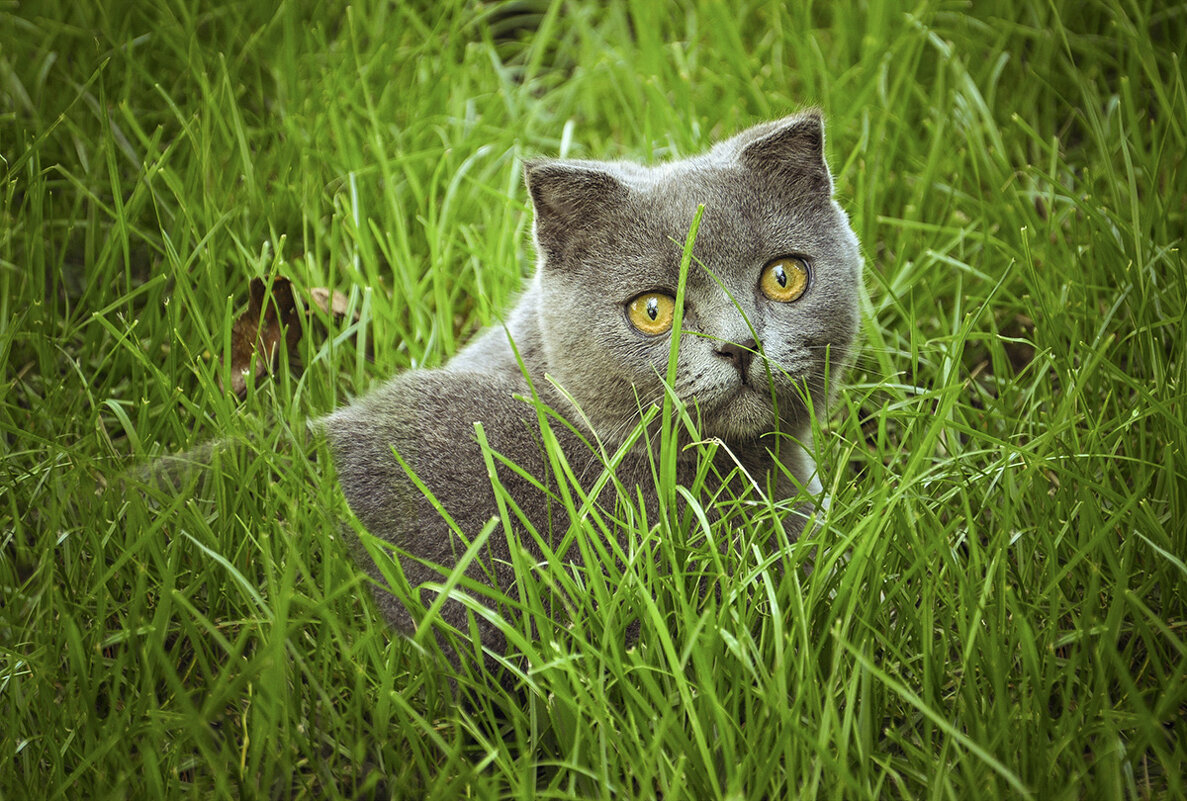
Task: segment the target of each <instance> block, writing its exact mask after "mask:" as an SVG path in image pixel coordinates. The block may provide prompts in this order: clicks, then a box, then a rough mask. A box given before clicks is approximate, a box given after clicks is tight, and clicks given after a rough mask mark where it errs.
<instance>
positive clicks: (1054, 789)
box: [0, 0, 1187, 799]
mask: <svg viewBox="0 0 1187 801" xmlns="http://www.w3.org/2000/svg"><path fill="white" fill-rule="evenodd" d="M269 5H270V4H257V3H246V2H242V3H234V4H225V5H217V6H216V5H214V4H210V7H207V4H202V3H198V2H196V0H166V2H164V3H159V4H158V3H131V2H129V3H122V4H121V3H116V2H108V3H105V4H103V3H99V4H88V3H76V2H67V0H61V2H53V0H45V1H44V2H28V3H25V2H20V3H12V2H9V3H5V4H3V5H0V157H2V161H0V215H2V217H0V364H3V370H4V373H3V379H4V380H3V384H0V387H2V389H0V393H2V394H0V432H2V439H0V448H2V449H3V450H2V454H3V462H2V467H0V719H2V720H3V721H4V724H3V726H0V798H3V799H19V798H106V797H126V798H145V797H177V796H195V797H201V798H223V797H239V798H254V797H278V798H288V797H294V798H319V799H320V798H339V797H345V798H354V797H373V796H377V797H387V796H389V795H390V796H392V797H408V798H420V797H430V798H458V797H477V798H494V797H500V798H503V797H506V798H511V797H516V798H529V797H573V796H579V797H607V798H608V797H616V798H621V797H656V796H662V797H663V798H665V799H676V798H696V799H711V798H729V799H743V798H746V799H761V798H783V797H795V796H801V797H822V798H846V799H849V798H900V797H901V798H935V799H963V798H997V797H1029V798H1034V799H1071V798H1118V799H1120V798H1126V799H1129V798H1184V797H1187V781H1185V780H1184V778H1183V776H1184V774H1185V773H1187V765H1185V760H1187V744H1185V741H1187V722H1185V718H1187V566H1185V564H1184V561H1185V560H1187V356H1185V352H1187V333H1185V329H1184V309H1185V308H1187V265H1185V263H1184V257H1183V253H1182V247H1183V238H1184V231H1185V230H1187V226H1185V217H1187V212H1185V208H1187V165H1185V164H1184V157H1185V156H1184V154H1185V153H1187V83H1185V80H1184V75H1183V67H1182V63H1181V58H1182V55H1181V54H1183V53H1184V52H1187V6H1185V5H1183V4H1173V5H1170V6H1166V4H1164V3H1156V2H1153V0H1125V1H1122V0H1100V2H1092V3H1062V2H1054V3H1046V4H1042V3H1025V2H1019V1H1015V0H992V2H984V3H982V2H978V3H976V4H972V3H957V2H929V1H928V0H921V1H920V2H917V3H913V4H904V5H900V6H898V7H895V6H894V5H893V4H889V5H886V6H882V5H879V4H866V3H856V2H844V1H842V2H836V3H827V4H825V3H820V4H816V5H815V6H810V5H805V6H802V7H801V6H797V5H796V4H788V7H787V8H783V7H782V4H771V5H769V6H768V5H762V4H755V3H749V4H729V5H726V4H724V3H722V4H719V3H714V2H709V0H687V2H683V3H681V4H679V10H675V9H673V8H662V9H661V6H660V5H659V4H652V3H649V2H642V1H640V2H616V3H606V4H601V3H597V4H595V3H588V4H586V3H576V2H566V3H561V2H554V3H551V4H549V3H545V2H537V1H536V0H528V2H523V3H508V4H500V3H494V2H491V3H487V4H478V3H476V2H473V1H472V0H448V1H447V2H445V3H440V4H438V3H427V2H426V3H419V4H416V3H407V4H404V3H379V2H371V1H370V0H362V2H354V3H352V4H350V5H349V6H346V5H345V4H337V3H328V4H327V3H313V2H303V1H301V0H297V1H295V2H286V3H281V4H278V7H277V8H270V7H268V6H269ZM416 6H421V7H420V8H417V7H416ZM513 11H518V12H522V15H520V16H516V15H515V14H513V13H511V12H513ZM807 104H818V105H820V106H822V107H823V109H824V110H825V113H826V115H827V120H828V125H829V128H828V132H829V140H828V151H829V157H830V161H831V163H832V165H833V167H834V172H835V173H836V178H837V189H838V195H839V197H840V199H841V201H842V203H843V205H844V206H845V207H846V208H847V209H849V211H850V214H851V216H852V219H853V223H854V227H855V229H856V230H857V233H858V235H859V237H860V238H861V240H862V243H863V246H864V248H865V253H866V256H867V270H866V289H867V292H866V295H865V297H864V299H863V303H864V312H865V314H864V324H863V339H864V346H863V349H862V353H861V355H860V357H859V359H858V363H857V366H856V369H855V370H854V371H853V373H852V374H851V376H850V380H849V385H848V387H847V388H846V390H845V391H844V392H843V393H842V396H841V399H840V402H839V404H838V407H837V409H836V410H835V412H834V414H833V415H832V416H831V417H830V418H829V419H827V420H822V421H820V423H821V427H822V428H823V431H821V432H820V435H819V436H818V438H817V446H816V447H817V451H818V453H817V458H818V460H819V461H820V462H821V464H823V465H825V467H826V469H825V475H824V479H825V484H826V487H827V488H828V491H829V492H830V494H831V497H832V505H831V507H830V509H829V511H828V513H827V514H825V515H824V516H823V517H822V519H821V521H820V523H821V525H820V527H819V528H818V530H817V531H816V532H814V533H813V534H811V535H809V536H808V537H807V538H806V544H807V545H809V546H815V547H816V548H817V549H818V556H817V568H816V570H815V571H813V572H812V573H811V574H810V575H805V574H804V573H803V572H801V571H798V570H790V571H787V572H783V573H780V572H779V571H777V570H773V569H772V566H771V565H770V564H769V563H768V561H764V559H763V557H762V551H761V549H758V548H756V547H754V546H756V545H757V544H758V543H760V542H761V541H762V540H763V539H764V538H767V537H770V536H772V534H771V531H772V529H775V528H777V524H778V522H779V520H780V519H781V515H782V514H783V510H781V509H780V508H779V507H778V506H777V505H775V506H771V507H768V508H766V509H757V510H755V511H754V513H753V515H749V516H747V515H744V514H742V513H741V510H740V509H739V508H738V507H737V506H730V505H729V504H725V505H723V507H722V508H723V510H724V515H723V519H722V520H721V521H720V522H718V523H716V524H714V525H712V526H709V527H708V528H706V527H705V526H702V525H701V524H700V523H699V521H697V520H695V519H688V520H679V519H670V518H671V516H668V517H665V518H664V519H661V520H658V521H641V520H635V521H630V522H629V523H628V526H627V528H628V532H629V536H630V540H631V543H632V546H633V548H634V549H635V551H636V553H637V554H638V555H639V558H638V559H637V560H636V561H635V562H634V563H633V564H632V565H630V566H629V567H628V568H626V569H621V568H620V567H619V566H617V565H615V564H613V563H614V560H613V559H612V558H607V564H608V567H607V574H608V576H602V574H601V573H599V572H597V571H589V572H585V573H580V572H572V571H565V570H563V569H560V568H555V569H552V570H551V571H545V572H544V574H543V575H542V576H541V583H540V586H539V587H538V588H534V589H533V591H532V592H531V593H528V594H527V595H525V598H526V599H527V600H525V603H526V604H528V606H529V608H531V609H534V610H537V611H538V610H539V608H541V607H540V605H541V604H542V603H543V601H542V600H540V599H541V598H543V597H545V596H547V595H548V593H550V592H552V591H553V584H552V583H555V584H556V585H557V586H559V587H561V588H570V589H572V588H579V590H580V592H581V593H584V595H580V596H579V597H581V598H582V599H583V600H582V601H581V603H580V604H579V605H578V607H577V608H575V609H573V610H572V614H573V618H574V623H573V625H572V626H571V627H569V628H565V627H560V626H554V627H551V628H550V629H546V631H547V632H548V633H549V637H547V638H543V639H542V640H541V641H540V642H538V643H533V642H525V647H526V648H528V649H529V650H531V651H532V652H533V653H534V654H535V655H536V658H537V660H538V661H537V662H536V663H535V664H536V669H535V670H534V671H533V673H532V675H531V677H530V678H531V685H530V688H529V689H527V690H524V691H522V692H521V693H520V694H518V695H514V694H507V693H505V692H503V691H500V690H497V689H490V688H486V689H484V688H482V686H481V684H480V683H479V682H478V681H477V679H476V677H475V676H474V675H473V674H472V672H470V671H462V673H461V674H460V676H458V677H457V678H458V683H459V685H460V686H461V687H462V688H463V691H464V692H466V693H467V694H468V696H469V698H470V699H471V703H470V704H469V705H468V706H458V705H455V704H454V703H453V701H452V700H451V698H450V696H449V678H450V671H449V669H448V668H446V667H444V666H443V665H442V664H441V663H440V662H439V661H436V660H435V659H434V658H433V655H432V654H431V653H427V652H424V651H423V650H422V649H419V648H417V647H415V646H413V645H412V644H410V643H409V642H407V641H405V640H402V639H398V638H397V639H391V638H389V636H388V634H387V632H386V629H385V628H384V626H383V624H382V623H381V621H380V619H379V617H378V614H377V612H376V611H375V608H374V607H373V605H372V603H371V601H370V598H369V595H368V590H367V581H366V579H365V578H364V577H363V576H362V574H361V573H360V572H359V571H358V570H357V569H356V568H355V567H354V565H353V564H352V563H351V561H350V558H349V553H348V549H347V548H346V547H345V546H344V544H343V543H342V542H341V540H340V537H339V529H338V521H339V520H340V519H342V518H343V516H344V515H345V505H344V503H343V502H342V500H341V498H340V495H339V493H338V492H337V490H336V489H335V487H334V486H333V484H332V482H330V481H328V480H327V479H326V476H327V474H328V467H327V461H326V459H325V455H324V453H318V452H317V451H318V449H317V448H316V447H314V446H299V445H294V444H293V442H294V441H301V439H302V438H301V437H300V436H297V432H301V431H303V430H304V425H305V421H306V420H307V419H308V418H310V417H313V416H316V415H319V414H322V413H324V412H326V411H328V410H330V409H332V408H334V407H335V406H337V405H339V404H341V403H344V402H346V401H347V400H348V399H349V398H351V397H353V396H354V395H356V394H358V393H361V392H363V391H365V390H366V389H367V388H368V387H369V386H372V385H374V384H375V383H376V382H378V381H380V380H382V378H383V377H384V376H387V375H389V374H391V373H393V372H394V371H397V370H402V369H406V368H408V367H413V366H421V365H430V366H431V365H436V364H440V363H441V362H443V361H444V360H445V359H446V358H448V356H449V355H451V354H452V353H453V352H455V351H456V350H457V349H458V347H460V346H461V345H462V344H463V343H464V342H465V341H466V339H467V337H468V336H470V335H471V334H472V333H473V331H474V330H476V329H477V328H478V327H479V326H481V325H484V324H487V323H489V322H492V321H497V320H498V315H499V313H500V312H502V311H504V310H506V309H507V308H508V307H509V305H510V303H511V302H512V301H513V298H514V294H515V292H516V290H517V288H518V287H519V285H520V282H521V279H522V277H523V276H524V275H526V274H527V273H528V272H529V271H530V269H531V259H532V256H531V253H530V245H529V242H528V236H527V232H528V226H529V219H530V218H529V214H528V209H527V205H526V199H525V193H524V190H523V187H522V185H521V182H520V179H519V169H520V163H521V159H523V158H526V157H529V156H533V155H541V154H544V155H554V154H557V153H562V154H564V155H568V156H574V157H581V156H589V157H597V158H610V157H620V156H621V157H631V158H641V159H660V158H664V157H668V156H671V155H680V154H687V153H692V152H696V151H698V150H700V149H701V148H703V147H705V146H707V145H708V144H709V143H711V142H712V141H714V140H716V139H718V138H721V137H724V136H727V135H729V134H731V133H733V132H735V131H737V130H739V129H741V128H742V127H744V126H746V125H748V124H750V123H752V122H755V121H757V120H761V119H765V118H771V117H775V116H778V115H781V114H784V113H786V112H789V111H792V110H795V109H797V108H800V107H802V106H803V105H807ZM272 275H283V276H286V277H288V278H290V279H292V281H293V282H294V284H295V285H296V286H297V287H299V288H308V287H317V286H323V287H324V286H328V287H334V288H337V289H339V290H341V291H342V292H344V293H346V294H347V295H348V296H349V298H350V300H351V303H352V315H351V316H350V317H348V318H347V321H346V322H344V321H342V320H337V321H336V320H331V319H328V318H326V317H324V316H317V317H316V319H311V320H310V322H309V325H308V326H307V329H308V330H306V331H305V335H304V336H303V338H302V340H301V343H300V346H299V351H300V353H299V358H294V359H291V360H289V359H285V360H283V362H282V364H281V365H280V366H279V368H278V370H277V371H276V374H275V376H274V377H272V378H270V379H267V380H263V381H260V382H257V383H256V384H255V385H254V386H253V387H252V388H251V390H250V391H249V393H248V395H247V397H246V398H245V399H243V400H239V399H237V398H235V397H234V396H232V395H230V394H229V393H225V392H223V391H222V390H220V377H221V378H225V377H227V376H228V375H229V370H230V367H229V364H228V363H227V362H226V360H225V359H224V356H223V354H224V353H225V352H226V350H227V343H228V341H229V336H230V328H231V323H232V321H233V320H234V318H235V316H236V315H237V314H238V313H239V312H240V311H241V310H242V309H243V307H244V306H245V304H246V298H247V286H248V282H249V280H250V279H251V278H252V277H256V276H272ZM354 313H357V315H358V319H357V322H355V321H353V320H354V317H353V314H354ZM222 436H230V437H232V438H236V439H243V440H244V441H250V442H251V443H252V444H251V445H245V446H242V447H239V448H231V449H228V450H227V451H226V452H225V453H224V454H223V455H222V456H220V457H219V458H218V460H217V464H216V466H215V467H214V468H213V469H212V470H211V474H210V475H209V476H208V477H207V479H206V480H205V481H203V482H201V484H200V486H198V487H196V488H195V487H189V486H187V488H186V489H185V490H184V491H182V492H180V493H166V492H155V493H151V494H149V495H147V496H145V495H142V494H140V493H137V492H130V491H127V490H126V489H125V488H124V486H123V485H122V484H121V483H120V476H121V474H122V473H123V472H124V471H126V470H127V469H129V468H130V467H132V466H134V465H136V464H139V463H141V462H142V461H143V460H146V459H149V458H151V457H153V456H157V455H161V454H164V453H169V452H180V451H184V450H186V449H188V448H192V447H195V446H198V445H199V444H201V443H203V442H205V441H208V440H210V439H211V438H216V437H222ZM575 502H576V501H575ZM599 520H600V518H595V519H594V520H593V522H591V523H590V525H589V527H588V530H586V531H582V532H580V535H581V536H580V538H579V539H580V540H581V542H582V544H583V547H587V548H593V547H598V546H597V544H598V541H599V535H600V532H601V529H599V527H598V526H599ZM601 522H602V523H604V524H605V525H606V526H612V524H611V523H609V522H607V521H601ZM601 533H604V532H601ZM723 538H734V539H735V540H736V542H735V544H734V545H733V546H732V547H731V548H730V549H728V550H727V551H726V552H725V553H724V554H720V553H719V552H718V550H717V549H716V548H715V547H714V542H717V541H721V540H722V539H723ZM805 553H806V550H805V549H797V550H796V551H794V552H793V556H792V559H793V561H795V560H800V559H803V558H804V554H805ZM673 565H675V566H676V567H677V569H676V570H673V569H672V566H673ZM698 574H703V575H705V576H707V577H708V578H709V580H710V581H714V582H716V583H717V586H718V587H719V588H720V590H721V591H720V593H715V594H710V596H709V597H708V598H707V599H705V600H703V601H702V600H701V599H700V598H699V596H698V593H697V588H698V586H699V585H700V579H699V577H698ZM550 582H551V583H550ZM631 615H637V616H638V617H639V618H640V619H641V621H642V623H641V627H642V632H643V636H642V639H641V642H642V644H641V646H640V647H639V648H636V649H633V650H629V651H628V650H625V649H624V648H623V647H622V645H621V642H619V641H618V640H617V639H616V638H615V637H614V636H609V635H607V634H606V633H605V632H607V631H611V632H612V631H614V630H615V627H616V626H621V624H622V623H623V621H624V620H625V619H626V618H627V617H629V616H631ZM539 622H540V623H541V624H542V625H546V621H539Z"/></svg>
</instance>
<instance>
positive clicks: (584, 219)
mask: <svg viewBox="0 0 1187 801" xmlns="http://www.w3.org/2000/svg"><path fill="white" fill-rule="evenodd" d="M523 176H524V181H525V183H527V187H528V194H530V195H531V197H532V207H533V208H534V209H535V212H536V216H535V232H536V242H537V244H538V245H539V246H540V247H541V248H543V250H544V252H545V253H546V254H548V255H549V256H559V255H560V254H561V253H562V252H563V251H564V250H566V249H567V247H568V245H569V244H570V243H572V242H574V241H576V240H577V239H579V238H581V237H583V236H584V235H586V234H588V233H589V232H590V231H593V230H595V229H596V228H597V227H598V226H599V225H600V223H601V220H602V219H603V217H604V213H605V212H606V211H607V210H608V209H612V208H614V207H615V206H617V205H620V204H621V203H622V202H624V201H625V200H626V198H627V194H628V193H627V189H626V187H625V186H623V184H622V182H620V181H619V180H618V179H617V178H615V177H614V176H613V175H611V174H610V173H608V172H606V171H605V170H602V169H599V168H598V167H597V166H595V165H593V164H583V163H579V162H568V161H552V160H548V159H539V160H532V161H528V162H526V163H525V164H524V165H523Z"/></svg>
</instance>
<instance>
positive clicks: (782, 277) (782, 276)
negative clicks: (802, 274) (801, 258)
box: [775, 265, 787, 288]
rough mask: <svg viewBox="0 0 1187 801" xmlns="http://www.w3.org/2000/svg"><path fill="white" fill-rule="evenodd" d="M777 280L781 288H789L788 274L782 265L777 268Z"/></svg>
mask: <svg viewBox="0 0 1187 801" xmlns="http://www.w3.org/2000/svg"><path fill="white" fill-rule="evenodd" d="M775 280H776V281H778V282H779V286H781V287H784V288H786V287H787V272H786V271H785V270H784V269H783V267H782V266H781V265H776V266H775Z"/></svg>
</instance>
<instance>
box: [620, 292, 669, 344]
mask: <svg viewBox="0 0 1187 801" xmlns="http://www.w3.org/2000/svg"><path fill="white" fill-rule="evenodd" d="M675 312H676V301H675V299H674V298H672V296H670V295H664V294H662V293H660V292H644V293H643V294H642V295H639V296H638V297H637V298H635V299H634V300H632V301H631V302H630V303H628V304H627V306H626V316H627V319H628V320H630V321H631V325H633V326H634V327H635V328H637V329H638V330H639V331H641V332H643V333H644V334H647V335H648V336H652V337H655V336H659V335H660V334H662V333H664V332H665V331H667V330H668V329H669V328H671V327H672V316H673V315H674V314H675Z"/></svg>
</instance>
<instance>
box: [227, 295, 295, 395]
mask: <svg viewBox="0 0 1187 801" xmlns="http://www.w3.org/2000/svg"><path fill="white" fill-rule="evenodd" d="M300 338H301V326H300V323H299V322H298V316H297V304H296V301H295V300H294V299H293V286H292V283H291V282H290V281H289V280H288V279H287V278H282V277H280V276H277V277H275V278H273V279H272V280H271V282H270V284H268V283H265V282H264V280H263V279H260V278H253V279H251V286H250V295H249V297H248V301H247V311H246V312H244V313H243V314H242V315H240V316H239V319H237V320H236V321H235V322H234V324H233V325H232V326H231V353H230V357H231V389H232V390H233V391H234V392H235V394H236V395H238V396H240V397H243V395H244V394H246V393H247V377H248V375H249V374H254V376H255V378H257V379H258V378H261V377H262V376H264V375H265V374H266V373H267V372H268V371H269V370H271V369H272V365H273V363H274V362H275V359H276V354H277V353H278V352H279V350H280V346H281V342H283V343H284V345H285V347H287V348H290V349H291V348H292V347H293V346H295V345H296V344H297V341H298V340H299V339H300Z"/></svg>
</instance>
